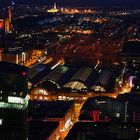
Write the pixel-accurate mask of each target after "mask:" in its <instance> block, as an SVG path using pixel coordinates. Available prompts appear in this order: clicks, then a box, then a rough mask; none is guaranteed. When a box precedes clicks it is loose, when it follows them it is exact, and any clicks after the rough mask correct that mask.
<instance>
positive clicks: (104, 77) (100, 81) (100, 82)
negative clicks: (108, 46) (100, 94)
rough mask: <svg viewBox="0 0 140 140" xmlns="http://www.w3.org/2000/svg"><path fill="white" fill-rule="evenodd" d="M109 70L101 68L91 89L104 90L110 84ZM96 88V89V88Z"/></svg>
mask: <svg viewBox="0 0 140 140" xmlns="http://www.w3.org/2000/svg"><path fill="white" fill-rule="evenodd" d="M111 76H112V74H111V72H110V71H109V70H103V71H102V72H101V73H100V74H99V77H98V78H97V80H96V81H95V83H94V84H93V86H92V87H91V89H95V90H99V91H100V90H101V91H106V90H107V89H108V87H109V85H110V84H111ZM97 88H98V89H97Z"/></svg>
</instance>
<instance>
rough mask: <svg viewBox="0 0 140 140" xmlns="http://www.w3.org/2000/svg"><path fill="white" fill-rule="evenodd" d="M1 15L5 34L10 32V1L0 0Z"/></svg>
mask: <svg viewBox="0 0 140 140" xmlns="http://www.w3.org/2000/svg"><path fill="white" fill-rule="evenodd" d="M2 15H3V20H4V31H5V33H10V32H12V30H13V28H12V1H11V0H2Z"/></svg>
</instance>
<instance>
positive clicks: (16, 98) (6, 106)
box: [0, 61, 28, 140]
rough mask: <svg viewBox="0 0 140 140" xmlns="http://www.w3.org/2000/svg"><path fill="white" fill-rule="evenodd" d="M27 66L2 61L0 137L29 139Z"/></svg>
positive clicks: (18, 139) (0, 75)
mask: <svg viewBox="0 0 140 140" xmlns="http://www.w3.org/2000/svg"><path fill="white" fill-rule="evenodd" d="M26 73H27V68H26V67H23V66H19V65H16V64H13V63H8V62H2V61H1V62H0V139H1V140H26V139H27V110H26V108H27V104H28V98H27V93H28V84H27V74H26Z"/></svg>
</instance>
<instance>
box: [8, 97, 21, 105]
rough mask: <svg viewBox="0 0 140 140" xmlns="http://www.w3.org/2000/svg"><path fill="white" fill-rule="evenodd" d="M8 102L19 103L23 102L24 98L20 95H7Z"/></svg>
mask: <svg viewBox="0 0 140 140" xmlns="http://www.w3.org/2000/svg"><path fill="white" fill-rule="evenodd" d="M8 102H9V103H17V104H18V103H20V104H24V100H23V99H22V98H20V97H12V96H9V97H8Z"/></svg>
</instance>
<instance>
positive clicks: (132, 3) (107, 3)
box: [15, 0, 140, 7]
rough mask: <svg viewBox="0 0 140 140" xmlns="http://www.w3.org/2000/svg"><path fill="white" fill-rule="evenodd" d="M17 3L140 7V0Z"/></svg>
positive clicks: (32, 0) (34, 1) (42, 0)
mask: <svg viewBox="0 0 140 140" xmlns="http://www.w3.org/2000/svg"><path fill="white" fill-rule="evenodd" d="M15 2H16V3H26V4H49V5H50V4H52V3H54V2H57V3H59V5H60V6H91V7H92V6H101V7H108V6H109V7H110V6H130V7H132V6H134V7H140V1H139V0H133V1H132V0H123V1H122V0H107V1H104V0H86V1H85V0H73V1H70V0H39V1H38V0H20V1H19V0H15Z"/></svg>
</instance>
